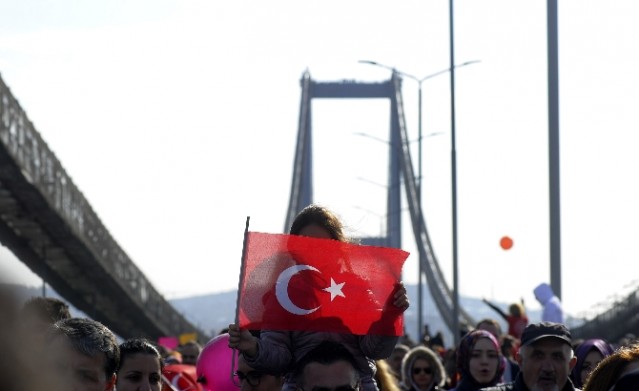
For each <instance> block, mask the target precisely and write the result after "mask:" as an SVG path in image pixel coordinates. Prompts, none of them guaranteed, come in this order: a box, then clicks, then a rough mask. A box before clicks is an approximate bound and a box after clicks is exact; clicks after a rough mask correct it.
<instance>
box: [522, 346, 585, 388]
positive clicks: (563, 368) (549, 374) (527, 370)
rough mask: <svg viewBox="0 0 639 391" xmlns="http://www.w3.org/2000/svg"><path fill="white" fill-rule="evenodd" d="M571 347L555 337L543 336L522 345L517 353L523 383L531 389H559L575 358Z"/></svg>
mask: <svg viewBox="0 0 639 391" xmlns="http://www.w3.org/2000/svg"><path fill="white" fill-rule="evenodd" d="M571 357H572V354H571V347H570V346H569V345H568V344H566V343H565V342H562V341H560V340H558V339H556V338H544V339H541V340H539V341H537V342H535V343H533V344H532V345H529V346H523V347H522V348H521V349H520V351H519V353H518V354H517V361H518V362H519V365H520V366H521V372H522V375H523V377H524V383H526V386H527V387H528V388H529V389H530V390H531V391H559V390H561V389H562V388H563V387H564V385H565V384H566V381H567V380H568V374H569V373H570V370H571V369H572V367H574V366H575V363H576V362H577V359H576V358H575V357H572V358H571Z"/></svg>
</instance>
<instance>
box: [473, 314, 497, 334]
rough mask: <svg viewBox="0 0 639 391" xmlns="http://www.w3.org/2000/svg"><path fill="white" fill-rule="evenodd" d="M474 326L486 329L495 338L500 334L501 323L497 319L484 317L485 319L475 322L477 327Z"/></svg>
mask: <svg viewBox="0 0 639 391" xmlns="http://www.w3.org/2000/svg"><path fill="white" fill-rule="evenodd" d="M475 328H476V329H479V330H486V331H488V332H489V333H491V334H492V335H493V336H494V337H495V338H497V339H499V338H500V337H501V335H502V332H501V325H500V324H499V322H498V321H497V320H495V319H492V318H486V319H482V320H480V321H479V322H477V327H475Z"/></svg>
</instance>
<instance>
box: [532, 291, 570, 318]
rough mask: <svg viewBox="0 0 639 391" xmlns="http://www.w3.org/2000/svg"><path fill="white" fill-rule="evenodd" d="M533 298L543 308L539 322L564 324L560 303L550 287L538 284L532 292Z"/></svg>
mask: <svg viewBox="0 0 639 391" xmlns="http://www.w3.org/2000/svg"><path fill="white" fill-rule="evenodd" d="M533 293H534V294H535V298H536V299H537V301H538V302H539V304H541V305H542V306H543V307H544V310H543V312H542V313H541V320H542V321H544V322H554V323H564V310H563V309H562V308H561V301H560V300H559V298H558V297H557V296H555V294H554V293H553V291H552V288H551V287H550V285H548V284H546V283H545V282H544V283H541V284H539V285H538V286H537V287H536V288H535V289H534V290H533Z"/></svg>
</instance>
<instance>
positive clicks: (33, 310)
mask: <svg viewBox="0 0 639 391" xmlns="http://www.w3.org/2000/svg"><path fill="white" fill-rule="evenodd" d="M69 318H71V313H70V312H69V306H68V305H67V304H66V303H65V302H63V301H62V300H58V299H55V298H53V297H41V296H38V297H33V298H31V299H29V300H27V301H26V302H25V303H24V305H23V306H22V310H21V311H20V329H21V330H23V331H24V332H26V333H29V335H30V336H32V337H36V338H41V337H42V336H44V333H45V332H46V330H47V328H49V326H51V325H52V324H54V323H55V322H57V321H60V320H64V319H69ZM39 342H42V341H41V340H40V341H39Z"/></svg>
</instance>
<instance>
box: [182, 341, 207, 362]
mask: <svg viewBox="0 0 639 391" xmlns="http://www.w3.org/2000/svg"><path fill="white" fill-rule="evenodd" d="M179 351H180V354H181V355H182V364H187V365H195V364H196V363H197V358H198V357H199V356H200V352H201V351H202V346H201V345H200V344H199V343H197V342H195V341H189V342H187V343H185V344H184V345H182V346H180V349H179Z"/></svg>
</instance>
